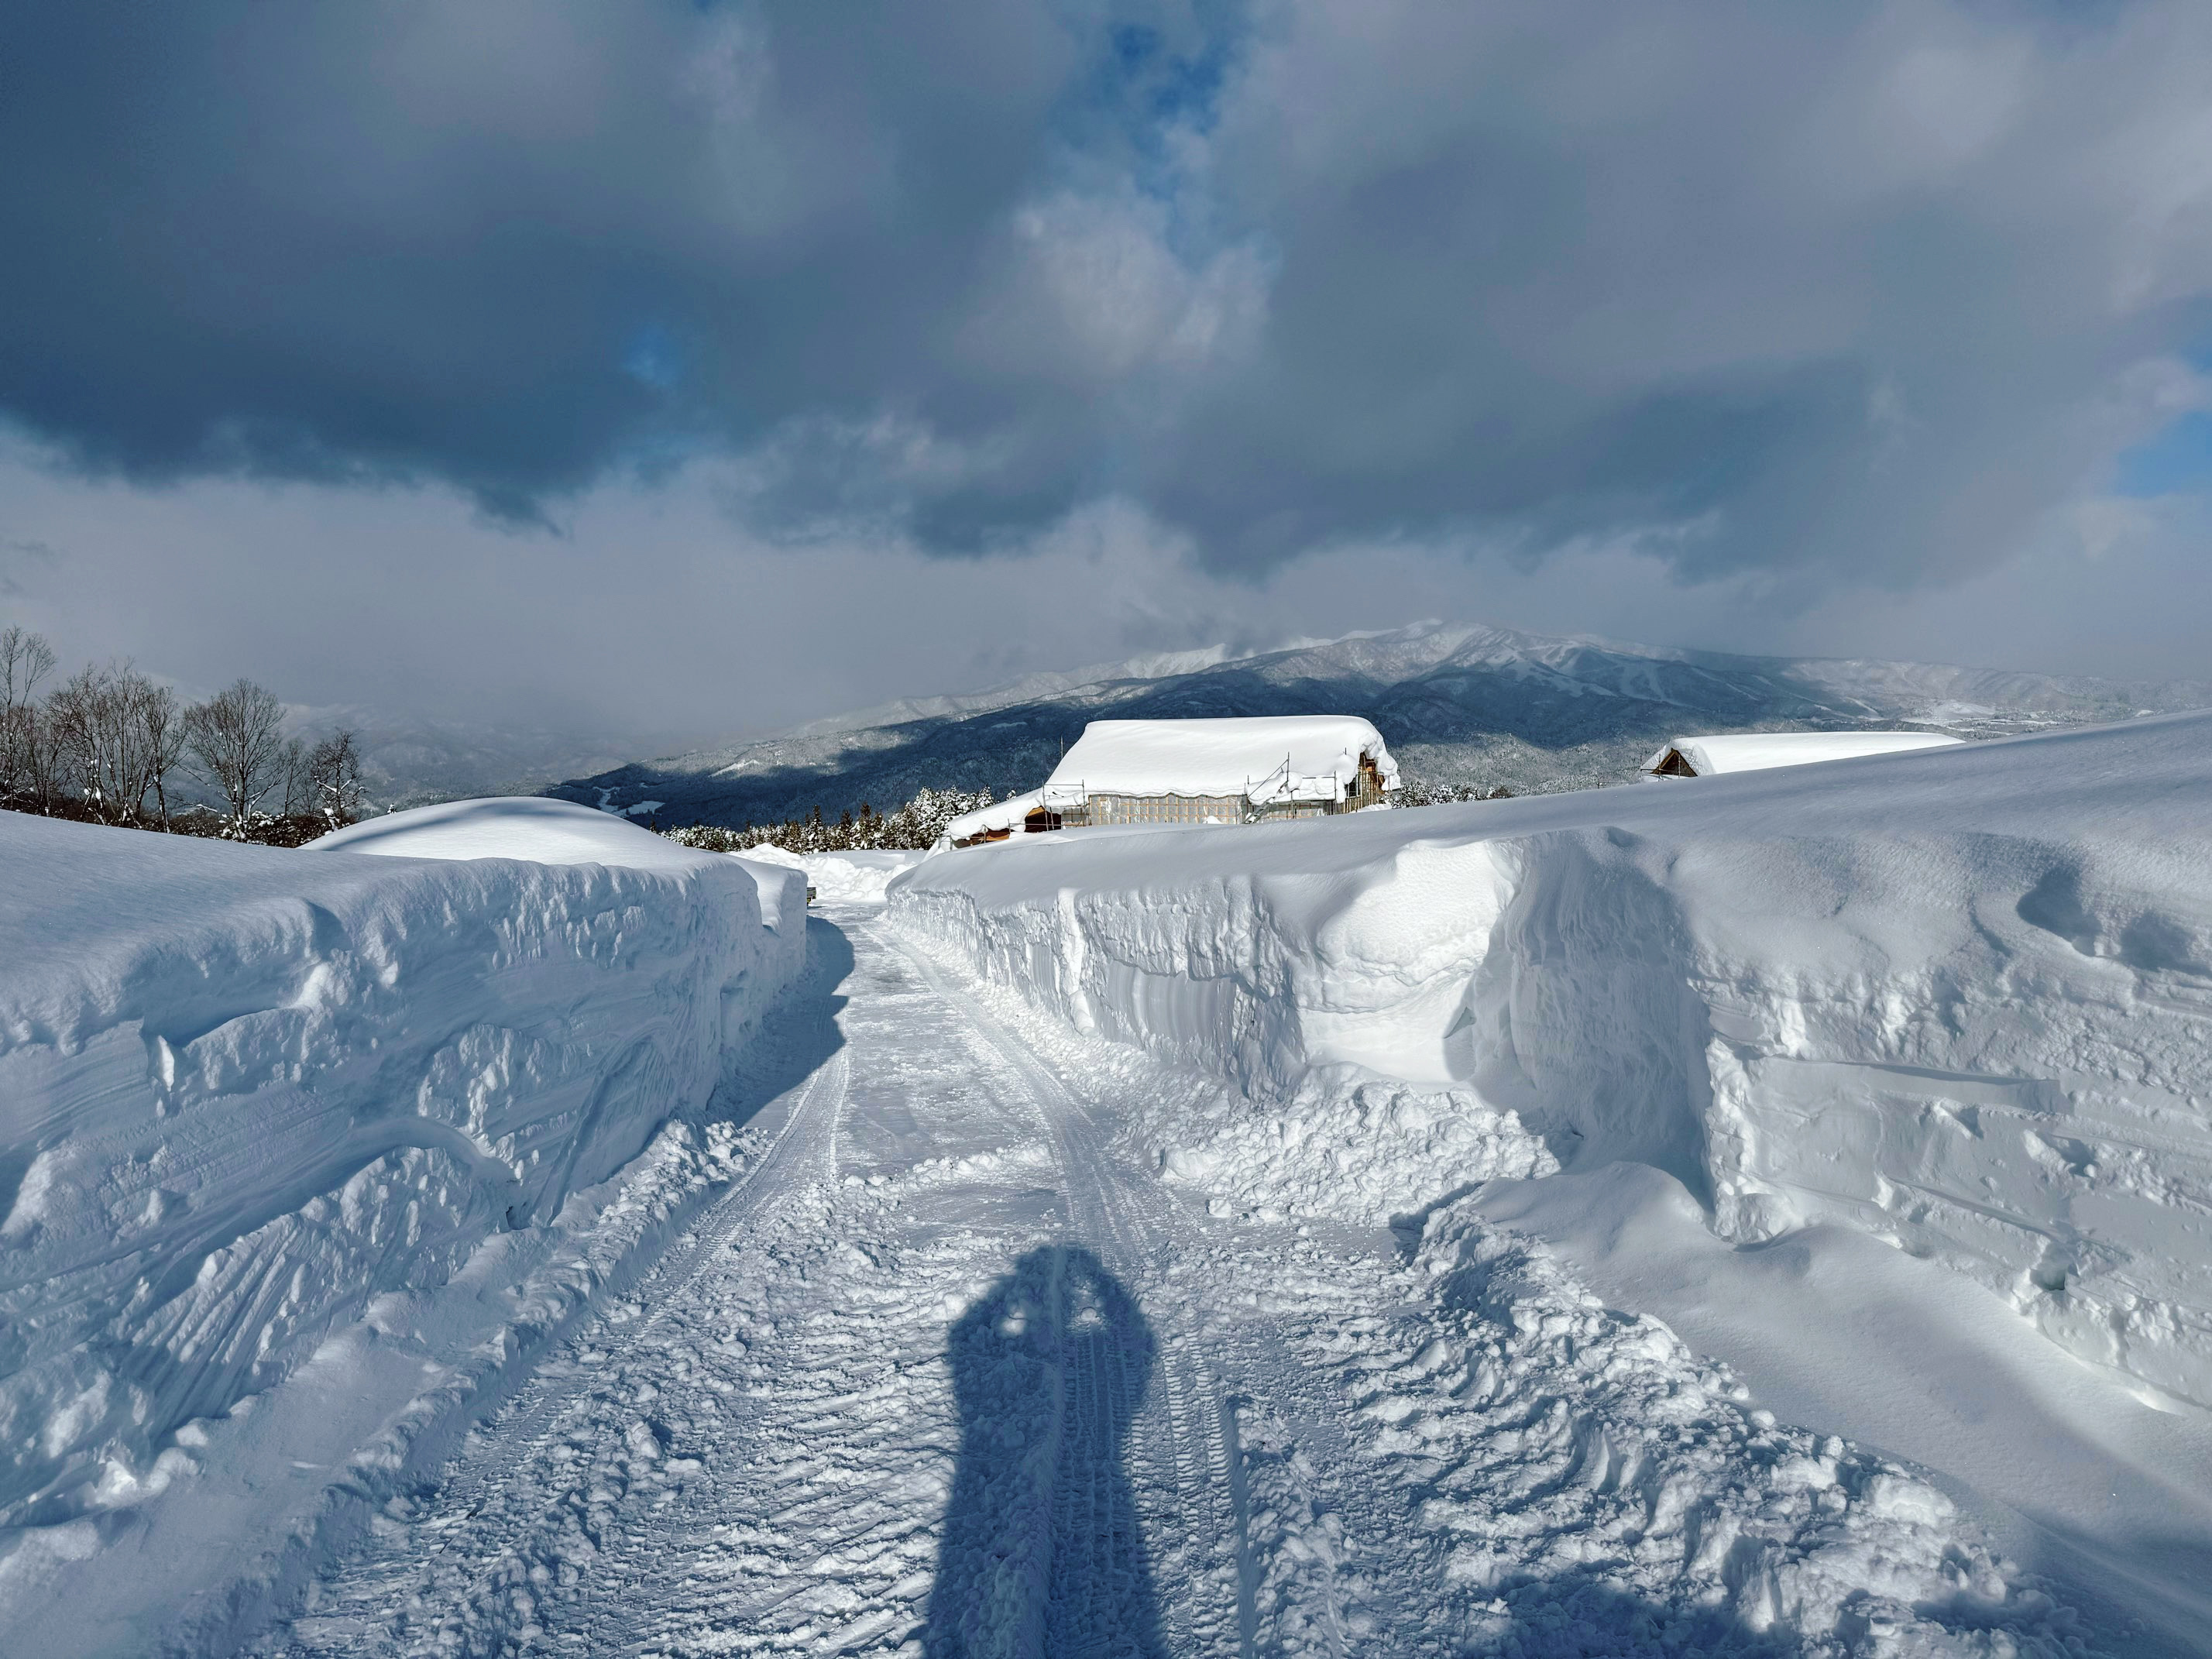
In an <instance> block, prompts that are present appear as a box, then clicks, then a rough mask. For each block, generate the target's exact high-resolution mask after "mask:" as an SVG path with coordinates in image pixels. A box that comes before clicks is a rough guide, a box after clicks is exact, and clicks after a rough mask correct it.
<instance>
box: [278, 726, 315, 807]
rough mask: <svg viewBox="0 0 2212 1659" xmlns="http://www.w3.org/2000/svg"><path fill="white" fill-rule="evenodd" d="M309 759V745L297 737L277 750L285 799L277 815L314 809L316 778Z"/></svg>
mask: <svg viewBox="0 0 2212 1659" xmlns="http://www.w3.org/2000/svg"><path fill="white" fill-rule="evenodd" d="M307 761H308V754H307V744H305V743H303V742H301V740H300V739H299V738H292V739H291V740H290V741H289V742H288V743H286V744H284V745H283V748H281V749H279V750H277V751H276V770H277V772H278V773H279V774H280V775H282V776H283V801H284V805H283V808H282V809H281V810H280V811H278V812H277V815H276V816H277V817H284V818H289V817H296V816H298V815H299V814H300V813H302V812H312V811H314V808H315V785H314V778H313V774H312V773H311V772H310V771H309V769H308V766H307Z"/></svg>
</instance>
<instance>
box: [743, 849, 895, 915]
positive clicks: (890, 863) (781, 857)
mask: <svg viewBox="0 0 2212 1659" xmlns="http://www.w3.org/2000/svg"><path fill="white" fill-rule="evenodd" d="M744 856H745V857H746V858H747V859H750V860H754V861H755V862H757V863H762V864H774V865H779V866H782V867H783V868H785V869H788V870H799V871H804V872H805V877H806V881H807V884H809V885H810V886H811V887H812V888H813V889H814V896H815V897H816V898H817V900H819V901H820V902H822V903H823V904H881V903H882V902H884V889H885V888H886V887H888V886H889V885H890V880H891V878H892V877H894V876H896V875H897V874H898V872H900V871H902V870H908V869H912V868H913V867H914V866H915V865H916V864H918V863H920V862H921V854H919V853H910V852H897V851H888V850H886V851H872V850H868V849H866V848H857V849H855V850H854V851H851V852H845V853H787V852H785V851H784V850H783V848H781V847H776V846H772V845H770V846H761V847H752V848H747V849H746V850H745V853H744Z"/></svg>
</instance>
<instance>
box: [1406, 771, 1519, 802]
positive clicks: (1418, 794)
mask: <svg viewBox="0 0 2212 1659" xmlns="http://www.w3.org/2000/svg"><path fill="white" fill-rule="evenodd" d="M1510 799H1513V792H1512V791H1511V790H1510V789H1508V788H1507V787H1505V786H1504V784H1502V783H1430V782H1426V781H1421V780H1418V779H1413V778H1407V779H1406V780H1405V781H1403V782H1401V784H1399V786H1398V787H1397V788H1395V789H1394V790H1392V791H1391V792H1390V805H1393V806H1446V805H1450V804H1451V803H1452V802H1454V801H1462V800H1510Z"/></svg>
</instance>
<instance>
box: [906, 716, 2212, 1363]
mask: <svg viewBox="0 0 2212 1659" xmlns="http://www.w3.org/2000/svg"><path fill="white" fill-rule="evenodd" d="M2208 870H2212V716H2208V715H2183V716H2175V717H2171V718H2166V719H2160V720H2144V721H2140V722H2136V723H2134V724H2131V725H2127V726H2114V727H2108V728H2103V729H2099V730H2093V731H2082V732H2069V733H2064V734H2060V735H2054V736H2049V737H2039V738H2027V739H2021V740H2017V741H2011V742H2005V743H1991V744H1972V745H1963V746H1959V747H1953V748H1946V749H1942V750H1929V751H1925V752H1921V753H1914V754H1906V755H1900V756H1893V757H1880V758H1872V759H1864V760H1853V761H1844V762H1838V763H1834V764H1831V765H1823V766H1820V767H1817V768H1808V769H1790V770H1785V771H1770V772H1765V773H1761V774H1753V775H1744V776H1740V777H1723V778H1717V779H1701V780H1695V781H1684V782H1681V783H1678V784H1674V785H1670V786H1669V787H1665V788H1657V787H1640V788H1632V789H1624V790H1618V791H1601V792H1596V793H1586V794H1581V795H1574V796H1567V797H1559V798H1553V799H1541V800H1529V801H1513V802H1501V803H1485V804H1480V805H1464V806H1456V807H1437V808H1431V809H1425V810H1422V811H1415V812H1407V813H1392V814H1378V815H1371V816H1364V817H1352V818H1346V819H1334V820H1326V821H1322V822H1320V823H1307V824H1284V825H1268V826H1259V827H1254V828H1239V829H1221V830H1183V831H1179V832H1175V833H1171V834H1169V833H1160V832H1150V833H1148V832H1144V831H1121V830H1099V829H1092V830H1085V831H1081V832H1077V833H1064V834H1061V835H1057V836H1034V837H1025V838H1020V839H1018V840H1017V841H1015V842H1010V843H1007V844H1006V845H1002V846H999V847H993V848H978V849H975V850H972V851H967V852H948V853H944V854H939V855H937V856H935V857H933V858H932V859H931V860H928V861H927V862H926V863H924V864H923V865H922V866H920V867H919V868H917V869H916V870H915V872H913V873H912V874H911V875H909V876H907V877H904V878H901V879H900V880H899V881H898V882H896V883H895V884H894V885H893V887H892V889H891V896H890V904H891V914H892V915H893V916H894V917H895V919H896V920H897V921H899V922H900V923H901V924H902V926H903V927H906V928H908V930H909V931H911V932H912V933H915V934H916V935H918V936H920V937H921V938H924V939H928V940H931V941H933V943H934V944H935V945H937V946H938V947H939V948H940V949H942V950H944V951H947V952H948V953H949V954H951V955H953V956H955V957H957V958H959V959H961V960H963V961H966V962H969V963H973V964H975V966H976V967H977V968H978V969H980V970H981V972H982V973H983V974H984V975H986V976H987V978H989V979H991V980H994V981H997V982H999V983H1001V984H1004V985H1007V986H1010V987H1015V988H1018V990H1020V991H1021V992H1022V993H1023V994H1024V996H1025V997H1026V998H1028V999H1029V1000H1031V1001H1032V1002H1034V1003H1036V1005H1038V1006H1042V1007H1043V1008H1045V1009H1047V1010H1048V1011H1050V1012H1054V1013H1056V1014H1057V1015H1059V1016H1060V1018H1063V1019H1065V1020H1066V1022H1068V1023H1069V1024H1073V1026H1075V1027H1076V1028H1077V1029H1078V1030H1085V1031H1094V1032H1096V1033H1097V1034H1098V1035H1100V1036H1104V1037H1107V1038H1109V1039H1112V1040H1115V1041H1117V1042H1125V1043H1129V1044H1133V1045H1136V1046H1138V1047H1140V1048H1143V1049H1145V1050H1146V1052H1148V1053H1149V1054H1152V1055H1154V1056H1157V1057H1158V1058H1161V1059H1164V1060H1170V1061H1172V1062H1176V1063H1179V1064H1181V1065H1182V1066H1185V1067H1188V1068H1194V1069H1195V1070H1197V1071H1199V1072H1201V1073H1206V1074H1207V1075H1210V1076H1212V1077H1215V1078H1218V1079H1224V1080H1225V1081H1226V1082H1227V1083H1228V1084H1230V1085H1233V1088H1232V1091H1230V1092H1228V1093H1225V1094H1223V1095H1220V1096H1218V1097H1215V1098H1214V1100H1213V1101H1212V1103H1211V1104H1210V1105H1209V1106H1207V1107H1206V1109H1204V1110H1203V1111H1194V1110H1189V1109H1187V1108H1188V1106H1189V1104H1190V1103H1188V1102H1183V1103H1173V1104H1172V1105H1171V1104H1170V1103H1163V1106H1162V1109H1159V1110H1158V1111H1156V1112H1154V1113H1153V1114H1152V1116H1151V1117H1150V1118H1149V1119H1148V1120H1147V1121H1146V1122H1145V1123H1144V1124H1143V1125H1142V1126H1141V1133H1145V1134H1146V1135H1148V1136H1150V1137H1151V1138H1152V1143H1153V1147H1154V1150H1155V1152H1156V1154H1157V1156H1158V1158H1159V1159H1160V1160H1161V1162H1162V1163H1163V1164H1164V1167H1165V1168H1166V1169H1167V1170H1168V1172H1169V1173H1170V1175H1171V1176H1181V1177H1182V1178H1183V1179H1186V1180H1188V1181H1191V1182H1194V1183H1197V1184H1199V1185H1200V1186H1201V1187H1202V1188H1205V1189H1206V1190H1208V1191H1209V1192H1212V1193H1213V1194H1217V1195H1218V1196H1219V1197H1221V1198H1222V1199H1224V1200H1226V1201H1228V1202H1230V1203H1231V1204H1233V1205H1235V1206H1240V1207H1243V1208H1247V1209H1250V1208H1257V1207H1261V1206H1271V1205H1272V1206H1279V1207H1281V1208H1283V1209H1285V1210H1288V1211H1293V1212H1295V1211H1299V1210H1305V1211H1309V1212H1323V1213H1328V1212H1334V1213H1337V1214H1340V1215H1345V1216H1346V1217H1348V1218H1360V1219H1373V1218H1379V1217H1381V1216H1385V1215H1388V1214H1389V1213H1390V1212H1393V1211H1399V1212H1412V1211H1416V1210H1419V1209H1420V1208H1422V1207H1423V1206H1426V1205H1428V1204H1431V1203H1432V1202H1434V1201H1435V1200H1437V1199H1438V1198H1440V1197H1442V1196H1443V1195H1445V1194H1449V1193H1450V1192H1452V1191H1454V1190H1455V1189H1457V1188H1461V1187H1463V1186H1465V1185H1466V1184H1468V1183H1469V1182H1475V1181H1480V1180H1484V1179H1487V1178H1489V1177H1491V1176H1496V1175H1504V1174H1527V1173H1532V1172H1541V1168H1540V1166H1541V1163H1542V1160H1543V1159H1544V1158H1545V1157H1546V1155H1547V1150H1548V1154H1549V1155H1550V1156H1552V1157H1556V1158H1558V1159H1559V1162H1560V1163H1562V1164H1567V1165H1570V1166H1574V1165H1582V1166H1583V1167H1588V1166H1590V1165H1594V1164H1598V1163H1601V1162H1603V1161H1605V1160H1607V1159H1613V1158H1626V1159H1632V1160H1637V1161H1640V1162H1643V1163H1646V1164H1652V1165H1654V1166H1656V1168H1658V1169H1660V1170H1664V1171H1666V1172H1668V1174H1670V1175H1672V1176H1674V1177H1676V1178H1677V1179H1679V1180H1680V1182H1682V1184H1683V1185H1684V1186H1685V1187H1686V1188H1687V1189H1688V1190H1689V1191H1690V1192H1691V1193H1692V1194H1695V1195H1696V1197H1697V1198H1698V1199H1699V1200H1700V1201H1701V1202H1703V1203H1704V1204H1705V1206H1707V1207H1708V1209H1709V1212H1710V1215H1711V1225H1712V1226H1713V1227H1714V1229H1715V1230H1716V1231H1717V1232H1718V1233H1720V1234H1721V1235H1722V1236H1723V1237H1726V1238H1729V1239H1732V1240H1735V1241H1738V1242H1753V1241H1758V1240H1761V1239H1767V1238H1771V1237H1777V1236H1778V1235H1780V1234H1783V1233H1784V1232H1785V1231H1790V1230H1791V1229H1794V1228H1797V1227H1800V1226H1802V1225H1806V1224H1808V1223H1820V1222H1825V1223H1830V1224H1839V1225H1844V1226H1847V1227H1850V1228H1854V1229H1857V1230H1859V1231H1863V1232H1867V1233H1870V1234H1873V1235H1874V1236H1875V1237H1881V1238H1883V1239H1886V1240H1888V1241H1891V1242H1893V1243H1897V1244H1899V1245H1900V1246H1902V1247H1903V1248H1905V1249H1908V1250H1910V1251H1911V1252H1912V1253H1913V1254H1915V1255H1923V1256H1926V1257H1929V1258H1931V1259H1934V1260H1936V1261H1940V1262H1942V1263H1943V1264H1944V1265H1946V1266H1948V1267H1950V1268H1952V1269H1954V1271H1956V1272H1958V1273H1963V1274H1966V1275H1968V1276H1970V1277H1971V1278H1972V1279H1975V1280H1976V1281H1978V1282H1979V1283H1981V1284H1982V1285H1985V1286H1987V1287H1989V1288H1990V1289H1992V1290H1994V1291H1997V1292H1998V1293H1999V1294H2000V1295H2002V1296H2003V1297H2006V1298H2008V1300H2009V1301H2010V1302H2011V1303H2012V1304H2013V1305H2014V1306H2015V1307H2016V1308H2017V1309H2019V1310H2021V1312H2022V1313H2024V1314H2025V1315H2027V1316H2028V1317H2030V1318H2032V1319H2033V1321H2034V1322H2035V1323H2036V1324H2037V1325H2038V1326H2039V1327H2040V1328H2042V1329H2043V1330H2044V1331H2045V1333H2046V1334H2049V1335H2050V1336H2051V1337H2052V1338H2053V1339H2055V1340H2057V1341H2059V1342H2060V1343H2062V1344H2063V1345H2065V1346H2067V1347H2069V1348H2070V1349H2071V1350H2072V1351H2073V1352H2075V1353H2077V1354H2079V1355H2081V1356H2082V1357H2084V1358H2088V1359H2091V1360H2093V1361H2096V1362H2099V1363H2100V1364H2106V1365H2109V1366H2112V1367H2116V1368H2118V1370H2120V1371H2122V1372H2124V1373H2126V1374H2129V1375H2130V1376H2134V1377H2136V1378H2138V1379H2141V1380H2142V1381H2143V1382H2145V1383H2150V1384H2153V1385H2155V1387H2157V1388H2158V1389H2163V1390H2166V1391H2167V1392H2168V1393H2170V1394H2172V1395H2180V1396H2182V1397H2184V1398H2186V1399H2189V1400H2192V1401H2197V1402H2200V1403H2204V1402H2212V1273H2208V1271H2207V1270H2208V1266H2212V1243H2208V1240H2207V1237H2206V1235H2205V1233H2204V1230H2203V1219H2202V1218H2203V1215H2204V1214H2205V1213H2207V1212H2208V1210H2212V1123H2208V1120H2207V1117H2206V1113H2205V1105H2206V1102H2207V1101H2208V1100H2212V1042H2208V1039H2209V1038H2212V879H2208V878H2207V876H2206V873H2205V872H2207V871H2208ZM1439 1125H1444V1126H1449V1127H1447V1128H1445V1129H1444V1130H1442V1131H1440V1129H1439V1127H1438V1126H1439ZM1523 1131H1525V1132H1526V1133H1522V1132H1523ZM1440 1135H1441V1139H1440V1138H1439V1137H1440ZM1531 1135H1533V1136H1534V1137H1538V1138H1541V1141H1542V1142H1543V1146H1542V1147H1535V1146H1533V1145H1531V1144H1530V1143H1529V1141H1528V1136H1531ZM1516 1160H1517V1161H1518V1162H1519V1163H1520V1164H1522V1168H1520V1169H1517V1170H1516V1169H1513V1168H1511V1167H1510V1165H1511V1164H1513V1163H1514V1162H1516ZM1342 1169H1353V1170H1358V1171H1359V1172H1360V1175H1359V1179H1358V1180H1357V1181H1345V1180H1341V1179H1339V1178H1337V1172H1338V1171H1339V1170H1342Z"/></svg>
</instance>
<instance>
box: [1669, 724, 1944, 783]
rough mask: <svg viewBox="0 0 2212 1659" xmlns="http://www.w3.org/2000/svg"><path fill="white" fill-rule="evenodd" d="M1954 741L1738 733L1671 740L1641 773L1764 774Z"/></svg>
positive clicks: (1923, 735)
mask: <svg viewBox="0 0 2212 1659" xmlns="http://www.w3.org/2000/svg"><path fill="white" fill-rule="evenodd" d="M1958 741H1959V739H1958V738H1947V737H1944V736H1943V735H1942V734H1941V733H1940V732H1730V733H1729V734H1727V735H1725V736H1721V737H1711V738H1674V739H1673V740H1672V741H1671V742H1669V743H1668V744H1667V746H1666V747H1665V748H1663V749H1662V750H1660V751H1659V752H1658V753H1657V754H1656V755H1654V756H1652V757H1651V758H1650V760H1648V761H1646V762H1644V765H1643V768H1642V770H1643V772H1644V775H1645V776H1646V777H1653V778H1710V777H1712V776H1715V775H1717V774H1720V773H1723V772H1763V771H1765V770H1766V769H1768V768H1769V767H1773V766H1809V765H1811V764H1813V763H1815V762H1818V761H1833V760H1856V759H1857V758H1858V757H1860V756H1863V755H1894V754H1898V753H1900V752H1902V751H1904V750H1910V749H1941V748H1944V747H1946V746H1948V745H1949V744H1955V743H1957V742H1958Z"/></svg>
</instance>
